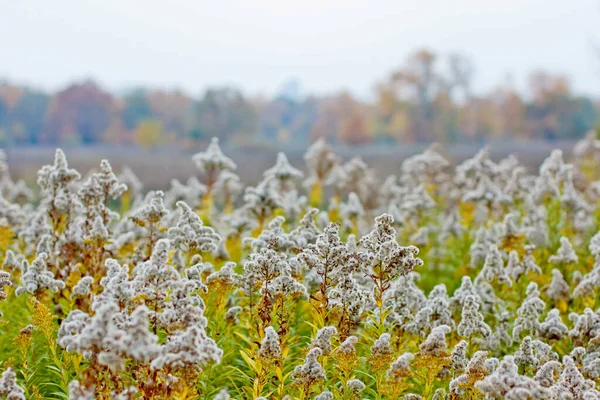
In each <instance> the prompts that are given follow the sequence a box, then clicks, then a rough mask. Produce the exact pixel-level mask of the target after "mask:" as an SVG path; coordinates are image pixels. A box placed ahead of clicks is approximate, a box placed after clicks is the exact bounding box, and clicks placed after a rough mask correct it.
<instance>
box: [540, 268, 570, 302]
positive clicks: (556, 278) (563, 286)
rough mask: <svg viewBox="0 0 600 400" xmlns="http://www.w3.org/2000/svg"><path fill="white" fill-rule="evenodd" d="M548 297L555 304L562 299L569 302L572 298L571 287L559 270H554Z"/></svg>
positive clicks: (547, 291) (547, 292) (547, 293)
mask: <svg viewBox="0 0 600 400" xmlns="http://www.w3.org/2000/svg"><path fill="white" fill-rule="evenodd" d="M546 295H547V296H548V297H549V298H550V299H552V300H554V301H555V302H556V301H558V300H561V299H562V300H565V301H568V300H569V297H570V296H571V287H570V286H569V284H568V283H567V281H565V278H564V277H563V275H562V273H561V272H560V271H559V270H557V269H553V270H552V281H551V282H550V285H549V286H548V289H547V290H546Z"/></svg>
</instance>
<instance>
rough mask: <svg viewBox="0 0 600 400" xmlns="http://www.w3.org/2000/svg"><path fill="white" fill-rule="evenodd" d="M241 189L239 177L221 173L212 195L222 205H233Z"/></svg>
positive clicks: (227, 172) (230, 173)
mask: <svg viewBox="0 0 600 400" xmlns="http://www.w3.org/2000/svg"><path fill="white" fill-rule="evenodd" d="M243 189H244V185H243V184H242V181H241V180H240V177H239V176H237V175H236V174H234V173H233V172H231V171H223V172H221V173H220V174H219V177H218V178H217V181H216V182H215V186H214V193H215V196H216V197H217V198H218V199H220V200H221V201H222V202H223V203H233V202H234V201H235V200H237V198H238V197H239V195H240V194H241V193H242V190H243Z"/></svg>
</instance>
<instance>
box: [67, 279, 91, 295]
mask: <svg viewBox="0 0 600 400" xmlns="http://www.w3.org/2000/svg"><path fill="white" fill-rule="evenodd" d="M93 282H94V278H92V277H91V276H84V277H83V278H81V279H80V280H79V282H77V284H76V285H75V286H73V290H72V291H71V298H72V299H75V298H77V297H85V296H87V295H89V294H90V293H91V291H92V283H93Z"/></svg>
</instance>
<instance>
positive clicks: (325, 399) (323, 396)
mask: <svg viewBox="0 0 600 400" xmlns="http://www.w3.org/2000/svg"><path fill="white" fill-rule="evenodd" d="M333 399H334V397H333V393H331V392H327V391H325V392H321V393H320V394H318V395H316V396H315V398H314V399H313V400H333Z"/></svg>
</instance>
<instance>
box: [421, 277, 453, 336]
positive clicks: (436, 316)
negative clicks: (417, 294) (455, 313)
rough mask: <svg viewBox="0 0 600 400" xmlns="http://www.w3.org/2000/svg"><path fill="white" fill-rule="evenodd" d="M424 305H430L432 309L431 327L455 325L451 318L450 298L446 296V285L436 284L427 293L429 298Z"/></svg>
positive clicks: (451, 326)
mask: <svg viewBox="0 0 600 400" xmlns="http://www.w3.org/2000/svg"><path fill="white" fill-rule="evenodd" d="M425 306H426V307H430V308H431V310H432V311H433V314H432V325H433V327H436V326H439V325H448V326H449V327H450V328H452V329H454V328H455V327H456V323H455V322H454V320H453V319H452V312H451V311H450V299H449V298H448V294H447V289H446V285H444V284H439V285H436V286H435V287H434V288H433V290H432V291H431V293H429V298H428V299H427V302H426V303H425Z"/></svg>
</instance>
